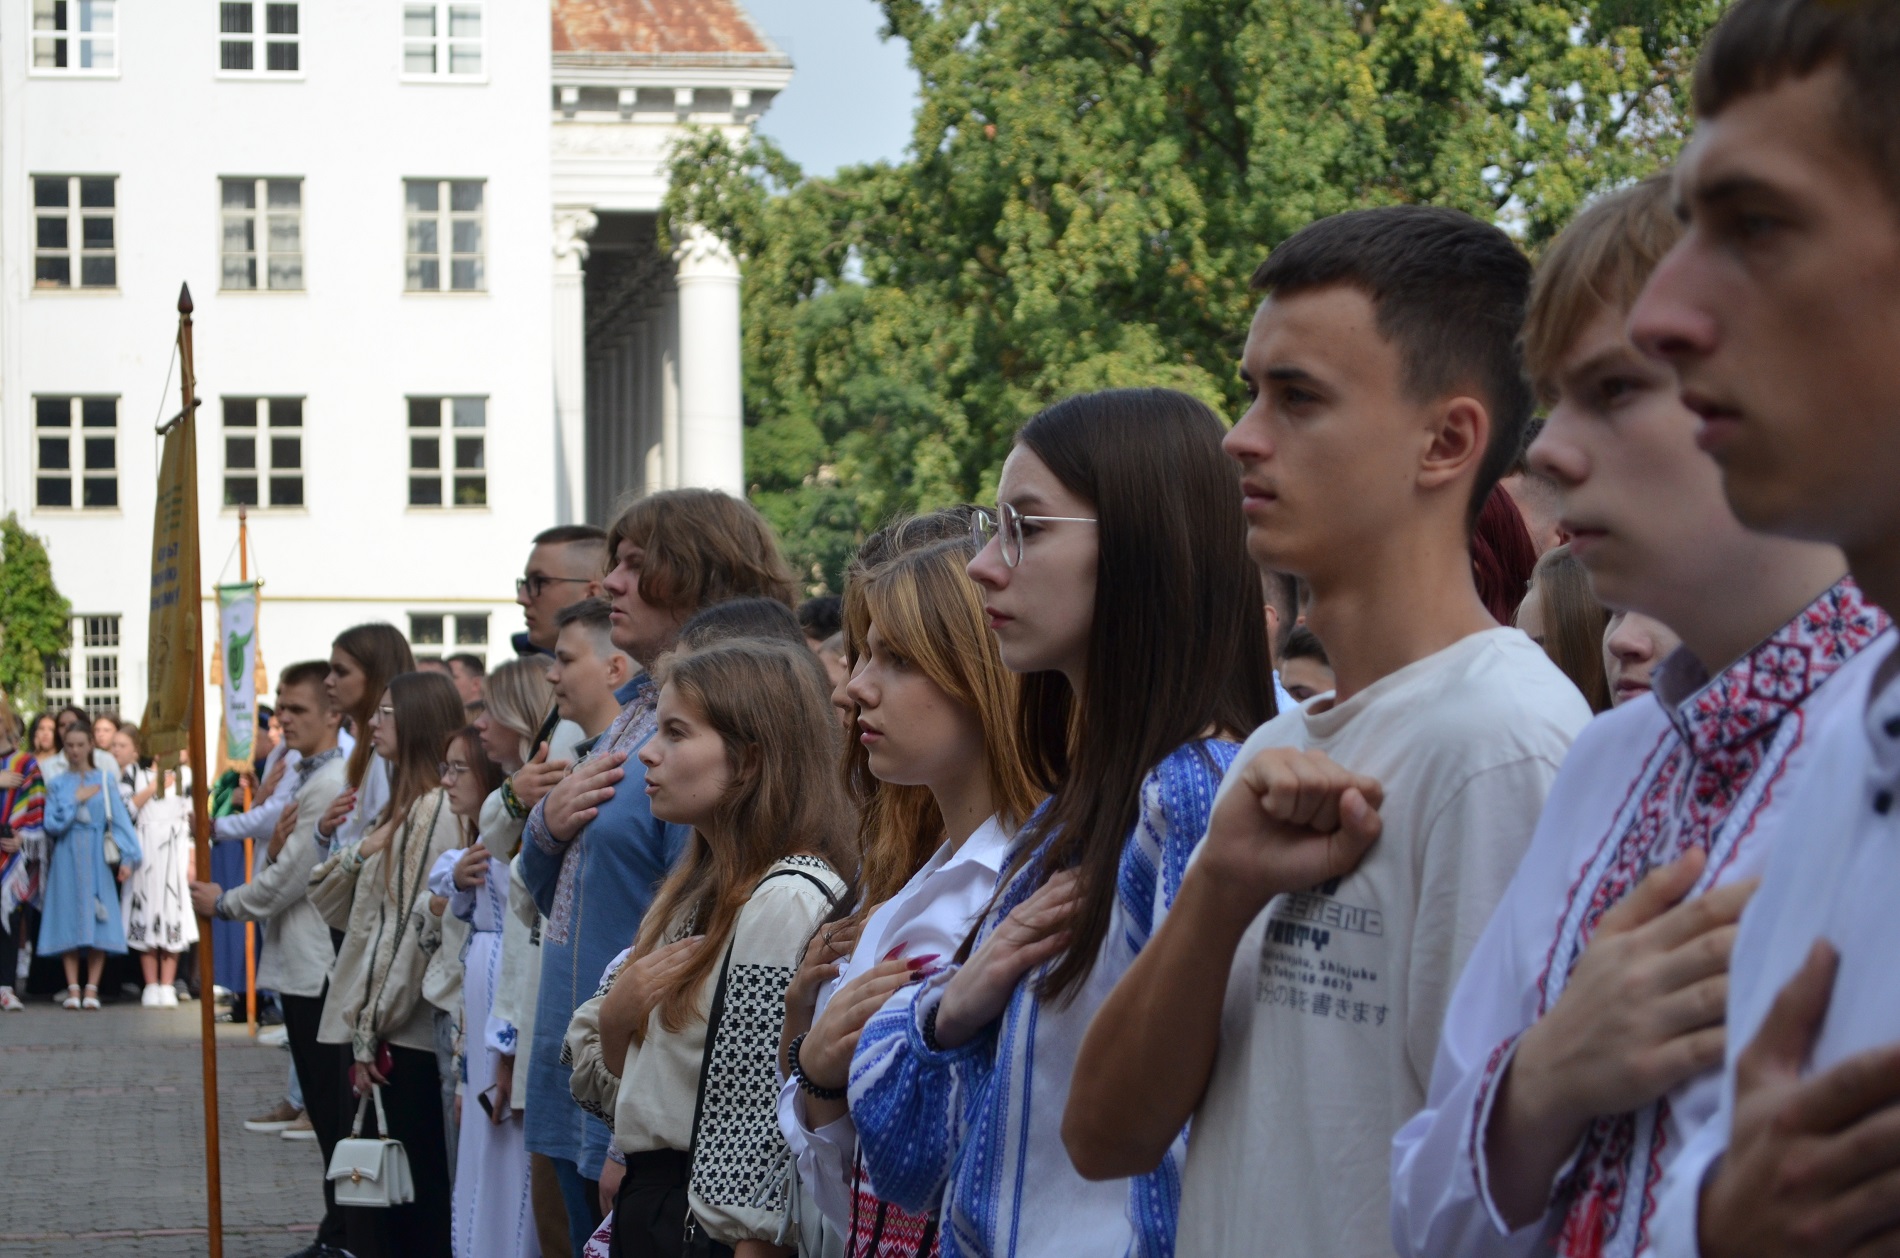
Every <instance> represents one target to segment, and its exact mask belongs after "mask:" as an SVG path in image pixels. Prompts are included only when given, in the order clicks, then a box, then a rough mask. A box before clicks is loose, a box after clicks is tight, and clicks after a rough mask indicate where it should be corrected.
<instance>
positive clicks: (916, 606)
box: [858, 537, 1042, 913]
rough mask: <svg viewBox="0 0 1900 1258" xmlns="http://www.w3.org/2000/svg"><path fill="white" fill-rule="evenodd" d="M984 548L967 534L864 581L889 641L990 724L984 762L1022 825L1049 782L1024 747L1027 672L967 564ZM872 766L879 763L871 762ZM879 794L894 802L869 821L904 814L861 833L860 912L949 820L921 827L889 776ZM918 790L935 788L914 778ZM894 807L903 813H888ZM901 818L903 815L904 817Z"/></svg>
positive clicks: (1012, 823) (873, 619)
mask: <svg viewBox="0 0 1900 1258" xmlns="http://www.w3.org/2000/svg"><path fill="white" fill-rule="evenodd" d="M975 554H976V544H975V542H973V541H971V540H970V539H968V538H967V537H966V538H964V539H962V540H958V541H949V542H939V543H937V544H936V545H934V546H928V547H925V548H924V549H922V550H914V551H910V552H908V553H906V554H901V555H899V556H898V557H897V558H895V559H892V560H890V561H889V562H888V563H886V564H884V565H883V566H881V567H879V568H876V569H873V570H872V571H871V572H870V573H869V574H868V575H867V576H866V577H865V580H864V587H863V591H864V610H865V612H866V614H867V616H868V619H869V623H870V624H874V625H876V626H877V631H878V634H879V636H880V637H882V638H883V639H884V641H885V643H886V644H887V645H888V646H889V648H890V649H891V650H892V651H894V652H896V653H897V654H899V655H901V656H903V657H904V658H906V659H908V660H910V661H911V662H912V663H913V664H915V665H916V666H917V667H918V669H920V670H921V671H922V672H923V675H924V676H925V677H928V678H929V679H930V680H931V681H932V682H933V683H934V684H935V685H936V686H937V688H938V689H940V690H942V691H943V692H944V693H945V694H946V695H948V696H949V697H950V698H951V699H952V700H954V701H955V702H957V703H959V704H962V705H963V706H964V707H966V708H969V709H971V710H973V711H974V712H975V713H976V716H977V720H978V722H979V723H980V724H981V726H982V729H983V765H984V770H985V777H986V778H987V780H988V785H989V788H990V800H991V803H992V805H993V806H994V807H995V809H996V815H997V817H998V818H999V819H1000V820H1001V821H1002V823H1003V825H1004V826H1005V827H1006V828H1007V829H1009V830H1011V831H1013V830H1015V829H1016V827H1018V826H1020V825H1021V824H1022V823H1023V821H1024V820H1025V819H1027V818H1028V816H1029V814H1030V813H1031V812H1032V811H1034V810H1035V807H1036V805H1037V803H1038V802H1040V801H1041V799H1042V791H1041V789H1040V788H1039V787H1038V786H1037V785H1036V783H1035V780H1034V778H1033V777H1032V776H1031V775H1030V772H1029V768H1028V765H1027V764H1026V763H1025V761H1024V759H1023V754H1022V732H1021V728H1020V726H1019V724H1018V722H1017V719H1016V704H1017V697H1018V691H1019V689H1020V685H1021V681H1020V678H1019V677H1018V676H1017V674H1015V673H1012V672H1010V671H1009V669H1008V668H1007V667H1006V666H1005V665H1004V664H1003V657H1002V655H1001V654H1000V653H999V652H998V650H997V645H996V635H995V634H993V633H991V632H990V630H989V626H988V625H987V624H986V623H985V622H984V618H983V597H982V593H981V591H979V590H978V589H977V585H976V582H974V581H972V580H971V579H970V577H969V574H968V573H966V572H965V571H964V568H965V567H966V566H967V565H968V564H969V562H970V560H971V558H972V557H973V556H974V555H975ZM861 771H862V772H864V773H866V774H868V773H869V772H870V766H869V764H868V763H865V764H863V766H862V770H861ZM883 785H884V786H885V790H884V791H880V792H877V793H875V794H873V795H871V798H872V799H873V800H874V801H877V802H878V803H882V802H883V801H885V800H887V799H888V800H890V801H891V803H892V805H893V807H892V808H890V809H888V810H887V809H883V808H877V807H876V805H875V804H874V805H873V808H872V809H867V811H866V817H865V820H866V821H867V822H871V823H876V822H880V821H885V820H893V821H900V823H899V824H895V825H892V826H890V827H889V828H888V829H886V828H883V827H882V826H879V825H876V824H871V825H867V826H865V827H862V828H861V829H860V832H859V839H860V844H861V850H860V858H861V860H862V861H863V865H862V872H861V874H860V879H859V881H860V892H859V910H858V911H859V912H860V913H863V912H868V911H869V909H870V908H871V907H873V906H875V905H878V904H882V903H883V902H884V901H885V900H888V899H890V898H891V896H893V895H895V894H896V893H897V892H898V891H899V890H900V889H901V888H902V887H903V885H904V884H905V883H906V882H907V881H909V879H910V876H911V875H912V874H914V873H916V872H917V870H918V868H919V867H921V866H922V865H923V863H924V862H925V861H926V860H928V859H930V855H931V853H932V852H934V851H936V849H937V847H938V845H939V844H940V843H942V842H943V837H944V836H943V819H942V817H941V815H939V814H937V813H936V810H935V809H934V808H933V809H932V810H931V812H932V817H931V820H932V821H934V823H935V824H934V825H932V826H930V827H929V828H928V829H924V828H922V827H917V826H916V825H915V824H914V823H912V824H908V825H907V824H903V823H902V822H904V821H909V817H908V816H906V814H905V813H903V812H899V811H898V808H899V807H901V804H900V803H899V801H900V799H901V796H899V795H898V794H897V792H895V791H892V790H891V784H889V783H885V784H883ZM907 789H909V790H924V791H925V793H926V794H928V790H927V788H923V787H913V788H907ZM887 812H888V813H895V814H896V815H895V816H885V815H881V814H885V813H887ZM900 819H901V820H900Z"/></svg>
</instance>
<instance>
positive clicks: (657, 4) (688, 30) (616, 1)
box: [553, 0, 778, 54]
mask: <svg viewBox="0 0 1900 1258" xmlns="http://www.w3.org/2000/svg"><path fill="white" fill-rule="evenodd" d="M553 8H554V51H555V52H557V53H563V52H577V53H636V54H640V53H644V54H654V53H659V54H669V53H670V54H680V53H765V54H772V53H776V52H777V51H778V50H777V49H776V48H774V47H772V45H771V44H769V43H767V42H766V40H765V38H764V36H762V35H761V34H760V33H759V32H758V30H757V29H756V28H755V27H754V26H753V25H752V20H751V19H750V18H749V17H747V16H746V12H745V10H744V9H743V8H741V7H740V6H739V4H738V0H553Z"/></svg>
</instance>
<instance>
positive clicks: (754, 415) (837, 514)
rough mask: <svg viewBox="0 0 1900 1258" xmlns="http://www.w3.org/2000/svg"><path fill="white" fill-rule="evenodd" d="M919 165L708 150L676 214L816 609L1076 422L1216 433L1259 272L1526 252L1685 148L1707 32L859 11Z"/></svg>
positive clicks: (1681, 10) (1507, 10)
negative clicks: (720, 243) (1366, 217)
mask: <svg viewBox="0 0 1900 1258" xmlns="http://www.w3.org/2000/svg"><path fill="white" fill-rule="evenodd" d="M881 2H882V8H883V11H884V14H885V18H886V20H887V23H888V28H889V31H890V33H892V34H894V35H896V36H899V37H901V38H903V39H904V40H905V41H907V43H908V44H909V47H910V56H911V62H912V64H913V65H914V66H915V67H916V69H917V71H918V73H919V75H920V78H921V82H922V101H921V106H920V108H919V111H918V114H917V119H916V128H915V133H914V136H913V141H912V146H911V151H910V152H911V155H910V157H909V158H908V159H907V160H906V161H904V162H902V163H901V164H898V165H889V164H883V163H880V164H877V165H872V166H864V167H856V168H848V169H845V170H842V171H840V172H839V173H838V174H837V176H836V177H834V178H831V179H805V178H802V177H801V176H800V173H799V171H798V169H797V168H796V166H794V165H793V164H792V163H790V162H789V161H787V160H786V159H785V157H784V156H783V155H782V154H781V153H780V152H779V151H778V150H777V149H776V148H774V147H773V146H772V145H771V143H770V142H769V141H766V140H763V139H754V140H753V141H751V142H750V143H749V144H748V145H747V146H745V147H744V148H743V149H740V148H735V147H733V146H729V145H728V144H727V143H726V142H725V141H724V140H723V139H721V138H720V137H719V136H717V135H713V134H697V135H695V136H693V137H691V138H690V139H689V140H688V141H687V142H685V143H684V144H683V145H682V146H681V147H680V148H679V149H678V150H677V151H676V153H675V157H674V162H673V184H672V191H671V192H670V194H669V197H668V201H667V206H666V214H667V221H668V229H669V231H671V232H674V233H676V234H677V233H678V232H680V231H681V230H683V229H684V227H685V226H686V225H688V224H699V225H703V226H704V227H706V228H708V229H709V230H712V231H714V232H716V233H718V234H719V235H720V236H722V237H723V238H725V239H726V240H727V242H728V243H730V244H731V245H732V246H733V247H734V248H735V250H736V251H737V252H738V253H739V254H740V255H741V257H742V258H743V259H744V263H745V282H744V315H745V398H746V422H747V425H748V431H747V446H746V462H747V476H748V480H749V483H750V484H751V486H752V496H753V499H754V501H755V502H757V503H758V504H759V506H760V507H761V509H763V510H764V511H765V512H766V513H767V515H768V516H770V517H771V519H772V520H773V522H774V523H775V524H776V525H777V526H778V527H779V528H780V529H781V530H782V532H783V534H784V536H785V537H786V538H787V542H788V545H789V547H790V549H791V551H792V552H793V555H794V558H795V559H796V560H797V562H798V563H799V564H800V565H801V566H802V567H803V569H804V570H805V572H806V573H807V575H808V576H809V577H810V578H811V579H812V580H813V581H814V582H815V583H816V582H824V583H828V584H830V585H831V586H832V587H833V588H836V585H837V580H838V575H839V572H840V570H841V566H842V564H843V562H844V560H845V559H846V558H847V557H848V555H849V553H850V551H851V549H852V548H853V547H854V546H855V544H856V541H857V539H858V538H859V537H860V536H861V535H862V533H863V531H864V530H865V529H866V528H867V527H874V526H875V525H876V524H878V523H879V522H881V521H882V520H883V519H885V518H886V517H888V516H889V515H891V514H893V513H895V512H899V511H913V510H919V509H929V508H932V507H936V506H940V505H944V504H947V503H950V502H955V501H959V500H964V499H973V498H980V497H981V496H982V495H983V494H985V493H986V492H993V485H994V481H995V473H996V469H997V467H998V466H999V465H1000V463H1001V461H1002V459H1003V457H1004V456H1005V455H1006V454H1007V452H1008V445H1009V440H1010V437H1011V434H1012V433H1013V432H1014V431H1015V429H1016V428H1017V427H1018V426H1019V425H1020V424H1021V423H1022V421H1023V420H1024V419H1026V418H1027V417H1028V416H1029V415H1031V414H1033V413H1034V412H1035V411H1036V410H1037V409H1038V408H1039V407H1041V406H1044V405H1046V404H1048V403H1049V402H1051V401H1053V400H1055V399H1057V398H1060V397H1062V396H1065V395H1067V394H1070V393H1074V392H1077V391H1080V390H1085V389H1096V388H1104V387H1111V386H1119V385H1133V384H1158V385H1168V386H1172V387H1174V388H1179V389H1183V390H1186V391H1187V392H1190V393H1193V394H1195V395H1197V396H1199V397H1202V398H1204V399H1205V400H1207V401H1208V402H1209V403H1210V404H1212V405H1214V406H1215V407H1216V409H1218V410H1221V411H1222V412H1223V413H1227V414H1233V413H1237V410H1238V408H1239V406H1240V405H1241V403H1242V400H1243V399H1242V394H1241V390H1240V386H1239V384H1238V382H1237V380H1236V379H1235V375H1234V370H1233V364H1234V361H1235V359H1236V357H1237V355H1238V351H1239V348H1240V344H1241V341H1242V340H1243V338H1244V335H1245V331H1246V325H1247V321H1248V317H1249V314H1250V312H1251V308H1252V306H1253V301H1252V298H1251V297H1250V294H1249V291H1248V288H1247V280H1248V277H1249V275H1250V274H1251V273H1252V271H1253V270H1254V268H1255V266H1256V265H1257V264H1258V263H1259V262H1260V260H1261V259H1262V258H1263V257H1264V256H1265V255H1266V253H1267V251H1268V250H1269V249H1270V248H1271V247H1272V246H1273V245H1274V244H1276V243H1277V242H1279V241H1281V240H1283V239H1285V238H1286V237H1287V236H1288V235H1289V234H1291V233H1292V232H1293V231H1295V230H1297V229H1298V228H1300V227H1301V226H1303V225H1304V224H1306V223H1308V222H1310V221H1311V220H1313V219H1314V218H1317V217H1320V216H1322V215H1326V214H1332V213H1336V212H1338V211H1340V210H1344V209H1349V208H1353V207H1357V206H1366V205H1378V204H1390V203H1395V202H1421V203H1423V202H1429V203H1434V204H1441V205H1451V206H1456V207H1459V208H1461V209H1465V210H1468V211H1470V212H1472V213H1474V214H1478V215H1481V216H1483V217H1486V218H1490V219H1493V220H1495V221H1498V222H1499V223H1501V224H1503V225H1504V226H1506V227H1507V228H1509V229H1510V230H1512V231H1514V232H1516V233H1517V234H1518V235H1519V236H1520V238H1521V239H1523V240H1524V242H1525V244H1526V246H1527V247H1528V248H1531V249H1533V250H1534V249H1535V248H1537V247H1538V246H1539V245H1540V244H1541V243H1542V242H1543V241H1545V240H1547V239H1548V238H1549V237H1550V236H1551V235H1552V234H1553V233H1554V232H1555V231H1556V230H1557V228H1558V227H1560V226H1561V225H1562V224H1563V223H1564V222H1565V221H1566V219H1567V218H1568V217H1569V216H1570V215H1571V214H1572V213H1573V212H1574V211H1575V210H1576V209H1577V208H1578V207H1579V206H1580V205H1581V204H1582V203H1583V202H1584V201H1585V200H1586V199H1587V198H1588V197H1590V196H1592V195H1594V194H1595V193H1597V192H1600V191H1602V190H1604V189H1607V188H1610V187H1614V186H1617V185H1619V184H1623V183H1626V182H1628V181H1630V180H1632V179H1635V178H1637V177H1639V176H1641V175H1642V174H1644V173H1647V172H1648V171H1650V170H1652V169H1654V168H1655V167H1656V166H1657V165H1658V164H1659V163H1662V162H1666V161H1667V160H1669V159H1670V158H1671V157H1672V156H1673V154H1674V153H1675V151H1676V149H1677V148H1678V146H1679V145H1680V143H1681V138H1682V135H1683V132H1684V130H1685V125H1686V124H1685V119H1686V116H1687V110H1688V91H1689V69H1690V63H1691V58H1692V54H1693V50H1694V49H1695V48H1696V47H1697V46H1698V44H1699V42H1700V40H1701V38H1702V37H1703V35H1704V34H1705V33H1706V31H1707V30H1708V28H1709V26H1710V25H1711V24H1712V23H1713V22H1714V20H1715V18H1716V17H1717V16H1718V15H1719V13H1720V10H1721V8H1722V4H1721V2H1720V0H1597V2H1594V3H1588V2H1579V0H1573V2H1570V3H1558V2H1555V0H1551V2H1542V0H1387V2H1384V3H1378V2H1373V0H1360V2H1352V0H928V2H926V0H881Z"/></svg>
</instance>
